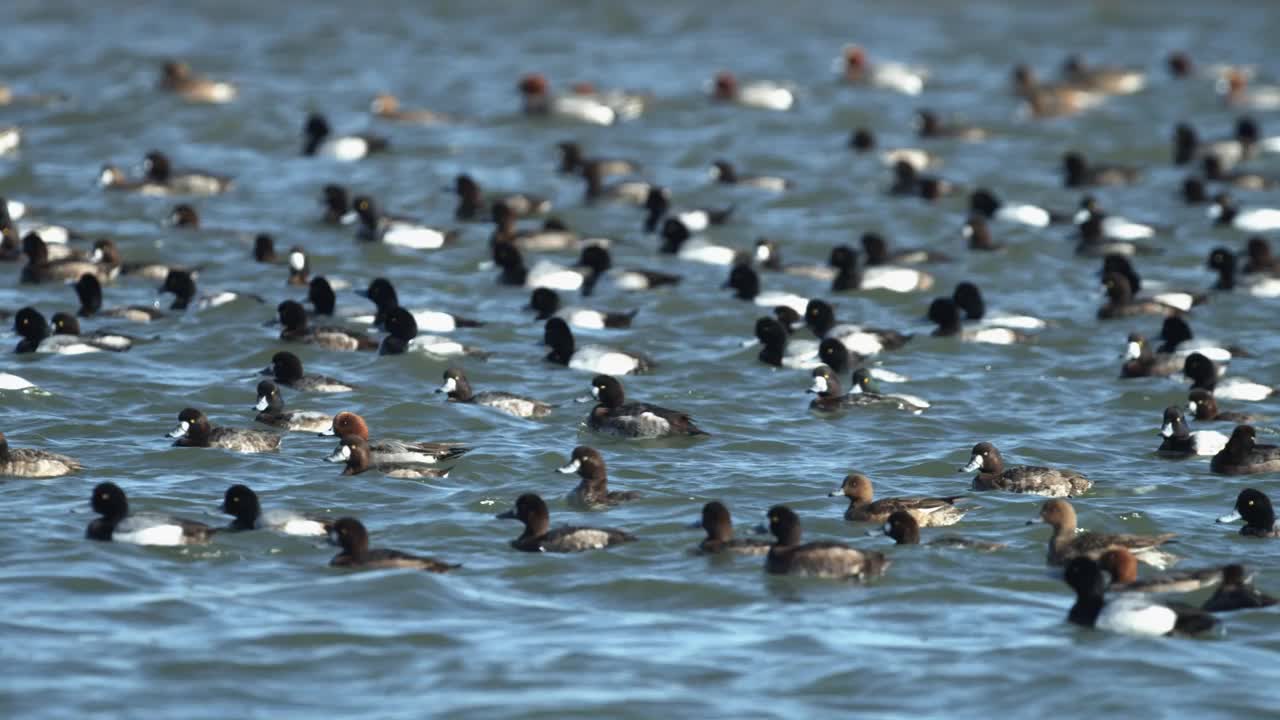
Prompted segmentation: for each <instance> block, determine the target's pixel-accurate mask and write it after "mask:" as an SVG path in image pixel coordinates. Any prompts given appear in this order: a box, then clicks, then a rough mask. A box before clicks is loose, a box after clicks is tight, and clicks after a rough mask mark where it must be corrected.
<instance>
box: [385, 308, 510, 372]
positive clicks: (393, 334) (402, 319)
mask: <svg viewBox="0 0 1280 720" xmlns="http://www.w3.org/2000/svg"><path fill="white" fill-rule="evenodd" d="M386 329H387V336H386V337H384V338H382V344H381V345H379V346H378V354H379V355H403V354H404V353H406V352H422V353H426V354H428V355H434V356H436V357H442V358H449V357H460V356H464V355H465V356H469V357H474V358H477V359H479V360H484V359H486V358H488V357H489V353H487V352H485V351H483V350H480V349H478V348H474V347H470V346H468V345H463V344H462V343H460V342H458V341H457V340H452V339H450V338H448V337H445V336H443V335H419V334H418V321H417V320H416V319H414V317H413V313H411V312H409V311H408V310H406V309H404V308H401V307H398V308H396V309H395V310H392V311H391V313H390V314H388V315H387V322H386Z"/></svg>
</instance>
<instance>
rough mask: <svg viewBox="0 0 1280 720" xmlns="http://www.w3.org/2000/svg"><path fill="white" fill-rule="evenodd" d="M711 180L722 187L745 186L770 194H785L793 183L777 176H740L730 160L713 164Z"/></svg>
mask: <svg viewBox="0 0 1280 720" xmlns="http://www.w3.org/2000/svg"><path fill="white" fill-rule="evenodd" d="M710 172H711V179H712V180H714V181H715V182H718V183H720V184H721V185H743V186H746V187H753V188H757V189H760V190H768V191H770V192H785V191H786V190H789V189H791V187H792V182H791V181H790V180H788V179H786V178H784V177H778V176H776V175H743V174H739V173H738V171H737V169H736V168H735V167H734V166H733V163H731V162H729V161H728V160H716V161H715V162H713V163H711V171H710Z"/></svg>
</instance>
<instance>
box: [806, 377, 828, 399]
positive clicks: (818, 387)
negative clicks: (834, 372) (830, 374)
mask: <svg viewBox="0 0 1280 720" xmlns="http://www.w3.org/2000/svg"><path fill="white" fill-rule="evenodd" d="M826 391H827V379H826V378H823V377H816V378H814V379H813V384H812V385H810V386H809V392H811V393H814V394H816V395H821V394H822V393H824V392H826Z"/></svg>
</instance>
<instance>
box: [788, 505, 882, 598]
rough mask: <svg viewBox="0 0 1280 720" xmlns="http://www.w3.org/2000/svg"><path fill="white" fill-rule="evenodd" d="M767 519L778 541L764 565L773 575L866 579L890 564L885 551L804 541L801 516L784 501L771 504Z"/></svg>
mask: <svg viewBox="0 0 1280 720" xmlns="http://www.w3.org/2000/svg"><path fill="white" fill-rule="evenodd" d="M768 519H769V532H770V533H772V534H773V536H774V538H775V539H776V542H775V543H774V544H773V546H772V547H770V548H769V554H768V555H767V556H766V557H765V562H764V569H765V572H767V573H770V574H772V575H799V576H805V577H821V578H836V579H856V580H865V579H869V578H874V577H879V576H880V575H883V574H884V572H885V570H886V569H888V567H889V565H890V564H891V561H890V560H889V559H888V558H886V557H885V556H884V553H880V552H876V551H874V550H858V549H856V548H852V547H849V546H848V545H845V544H844V543H838V542H831V541H817V542H809V543H804V544H801V542H800V540H801V531H800V518H799V516H797V515H796V514H795V512H794V511H792V510H791V508H789V507H786V506H785V505H775V506H773V507H771V508H769V513H768Z"/></svg>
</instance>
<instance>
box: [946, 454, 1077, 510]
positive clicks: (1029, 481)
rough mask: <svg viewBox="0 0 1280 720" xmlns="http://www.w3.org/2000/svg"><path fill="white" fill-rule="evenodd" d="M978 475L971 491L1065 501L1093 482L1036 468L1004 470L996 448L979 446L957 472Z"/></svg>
mask: <svg viewBox="0 0 1280 720" xmlns="http://www.w3.org/2000/svg"><path fill="white" fill-rule="evenodd" d="M974 470H977V471H978V474H977V476H976V477H974V478H973V489H974V490H1004V491H1005V492H1015V493H1027V494H1030V495H1047V496H1049V497H1068V496H1078V495H1082V494H1084V493H1085V492H1087V491H1088V490H1089V488H1091V487H1093V482H1092V481H1091V480H1089V479H1088V478H1086V477H1085V476H1083V475H1081V474H1080V473H1078V472H1076V471H1074V470H1058V469H1055V468H1049V467H1041V466H1036V465H1014V466H1012V467H1008V468H1006V467H1005V466H1004V458H1002V457H1001V456H1000V451H999V450H997V449H996V446H995V445H992V444H991V443H989V442H980V443H978V444H977V445H974V446H973V450H972V451H970V453H969V462H968V463H967V464H966V465H965V466H964V467H962V468H960V469H959V472H973V471H974Z"/></svg>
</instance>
